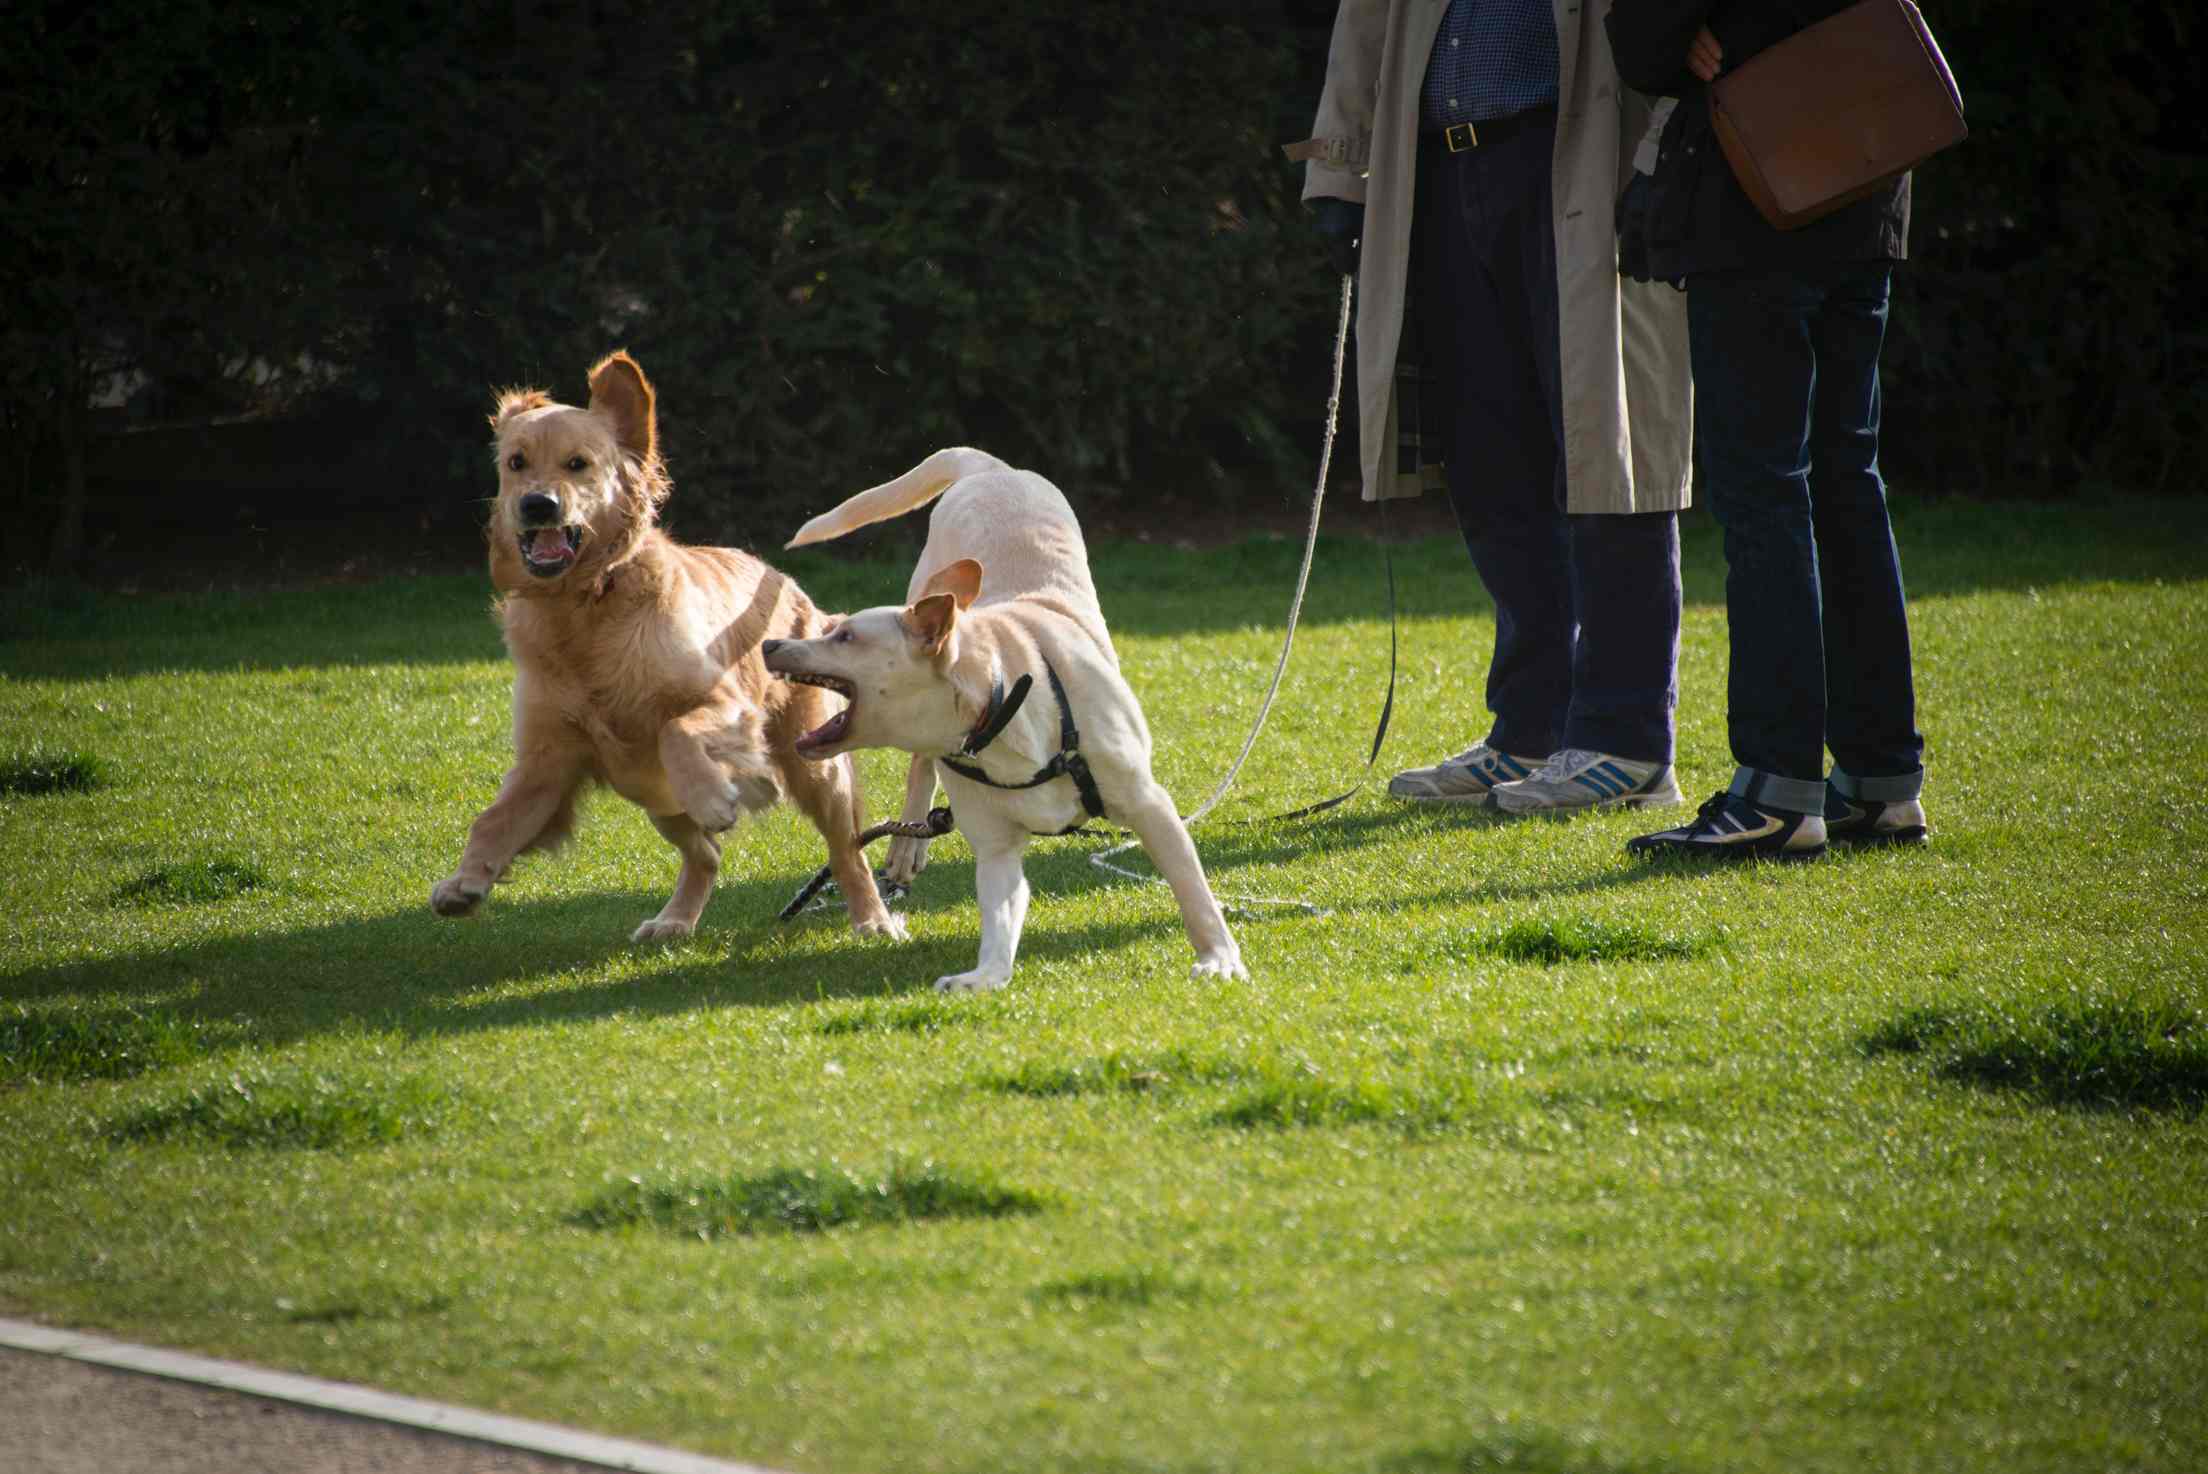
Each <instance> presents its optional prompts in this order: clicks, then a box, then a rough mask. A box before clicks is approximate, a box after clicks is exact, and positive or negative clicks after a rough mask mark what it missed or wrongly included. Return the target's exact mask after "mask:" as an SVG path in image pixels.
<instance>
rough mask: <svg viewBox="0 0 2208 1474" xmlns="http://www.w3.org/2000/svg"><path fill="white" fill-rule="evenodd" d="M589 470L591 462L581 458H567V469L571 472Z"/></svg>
mask: <svg viewBox="0 0 2208 1474" xmlns="http://www.w3.org/2000/svg"><path fill="white" fill-rule="evenodd" d="M589 468H590V462H588V461H586V460H584V459H583V458H582V457H581V456H569V457H568V458H567V469H569V470H570V471H584V470H588V469H589Z"/></svg>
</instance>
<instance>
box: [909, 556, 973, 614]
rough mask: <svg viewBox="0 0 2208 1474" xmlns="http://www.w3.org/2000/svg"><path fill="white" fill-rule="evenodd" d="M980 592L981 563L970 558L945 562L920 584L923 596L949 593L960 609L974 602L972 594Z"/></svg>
mask: <svg viewBox="0 0 2208 1474" xmlns="http://www.w3.org/2000/svg"><path fill="white" fill-rule="evenodd" d="M980 592H981V565H980V564H979V563H976V562H975V561H974V560H973V559H971V558H961V559H959V560H958V561H957V562H956V563H947V564H945V565H944V566H943V567H941V568H938V569H936V570H935V572H934V573H932V574H930V575H929V576H928V581H927V582H926V583H924V584H922V585H920V593H921V596H922V597H923V598H925V597H926V596H927V595H929V594H949V595H951V596H952V597H953V598H955V599H957V600H958V607H959V608H961V609H964V608H967V607H969V606H970V605H971V604H972V603H973V602H974V596H975V595H976V594H978V593H980Z"/></svg>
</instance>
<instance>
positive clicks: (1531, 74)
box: [1418, 0, 1557, 130]
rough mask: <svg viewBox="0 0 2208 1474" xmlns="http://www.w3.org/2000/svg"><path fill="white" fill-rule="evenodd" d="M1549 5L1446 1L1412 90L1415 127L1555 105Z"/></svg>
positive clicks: (1544, 0) (1530, 0)
mask: <svg viewBox="0 0 2208 1474" xmlns="http://www.w3.org/2000/svg"><path fill="white" fill-rule="evenodd" d="M1556 71H1557V60H1556V15H1555V13H1554V12H1553V11H1552V10H1550V8H1549V0H1449V13H1448V14H1447V15H1444V16H1443V17H1442V18H1441V32H1440V34H1439V35H1437V36H1435V37H1434V54H1433V55H1432V56H1431V57H1429V58H1428V59H1427V62H1426V83H1425V85H1424V86H1423V87H1421V88H1420V89H1419V95H1418V115H1419V126H1420V127H1422V128H1425V129H1428V130H1432V129H1437V128H1446V127H1448V126H1449V125H1450V124H1451V123H1467V122H1469V123H1479V122H1485V121H1486V120H1487V119H1489V118H1507V117H1509V116H1511V115H1512V114H1513V113H1522V112H1526V111H1528V110H1530V109H1532V108H1537V107H1553V106H1555V104H1556Z"/></svg>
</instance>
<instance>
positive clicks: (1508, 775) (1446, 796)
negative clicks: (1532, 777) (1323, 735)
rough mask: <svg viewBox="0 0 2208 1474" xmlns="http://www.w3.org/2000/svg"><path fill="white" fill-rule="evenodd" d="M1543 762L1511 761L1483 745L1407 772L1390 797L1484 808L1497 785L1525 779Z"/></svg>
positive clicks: (1391, 781) (1395, 782)
mask: <svg viewBox="0 0 2208 1474" xmlns="http://www.w3.org/2000/svg"><path fill="white" fill-rule="evenodd" d="M1542 761H1543V760H1542V759H1540V758H1537V757H1512V756H1511V755H1510V754H1509V753H1507V752H1498V751H1497V750H1496V749H1494V748H1492V747H1489V746H1488V745H1487V743H1486V742H1485V741H1482V742H1478V743H1476V744H1474V745H1473V746H1471V747H1468V748H1466V749H1465V750H1464V751H1463V752H1460V753H1458V754H1457V755H1456V756H1455V757H1453V758H1446V759H1444V760H1443V761H1441V762H1438V763H1436V764H1434V765H1433V766H1432V767H1430V768H1406V769H1404V770H1403V771H1402V772H1400V773H1398V774H1396V775H1395V776H1394V777H1393V778H1390V779H1389V780H1388V797H1390V798H1407V799H1412V800H1414V801H1416V802H1419V803H1430V804H1484V803H1486V802H1487V798H1488V795H1489V794H1490V793H1493V792H1494V791H1495V787H1496V785H1497V784H1501V783H1508V782H1510V781H1511V780H1513V779H1516V778H1524V777H1526V776H1527V775H1529V774H1531V773H1532V772H1533V770H1534V769H1535V768H1538V767H1539V766H1541V763H1542Z"/></svg>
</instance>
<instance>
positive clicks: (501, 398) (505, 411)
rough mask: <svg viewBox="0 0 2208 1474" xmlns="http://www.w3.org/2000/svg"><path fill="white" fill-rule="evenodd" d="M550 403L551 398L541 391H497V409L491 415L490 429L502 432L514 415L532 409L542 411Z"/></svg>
mask: <svg viewBox="0 0 2208 1474" xmlns="http://www.w3.org/2000/svg"><path fill="white" fill-rule="evenodd" d="M551 402H552V396H551V395H549V394H547V393H545V392H544V391H543V390H542V389H501V390H499V391H498V408H497V410H495V411H494V412H493V413H492V415H491V428H492V429H493V430H502V429H504V428H505V427H506V422H507V421H508V420H510V419H512V418H513V417H514V416H515V415H518V414H521V413H524V412H525V411H528V410H532V409H543V408H544V407H545V406H546V405H548V404H550V403H551Z"/></svg>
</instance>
